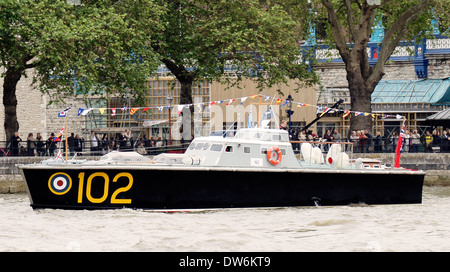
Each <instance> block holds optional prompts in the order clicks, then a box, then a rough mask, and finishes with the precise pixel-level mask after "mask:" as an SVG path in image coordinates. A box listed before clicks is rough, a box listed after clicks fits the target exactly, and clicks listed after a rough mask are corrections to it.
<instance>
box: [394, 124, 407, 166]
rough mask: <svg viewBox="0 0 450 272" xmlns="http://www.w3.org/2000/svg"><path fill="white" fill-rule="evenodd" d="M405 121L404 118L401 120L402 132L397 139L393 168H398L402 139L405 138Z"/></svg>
mask: <svg viewBox="0 0 450 272" xmlns="http://www.w3.org/2000/svg"><path fill="white" fill-rule="evenodd" d="M405 121H406V118H403V125H402V131H400V136H399V137H398V142H397V147H396V148H395V162H394V167H395V168H400V152H401V150H402V145H403V138H405Z"/></svg>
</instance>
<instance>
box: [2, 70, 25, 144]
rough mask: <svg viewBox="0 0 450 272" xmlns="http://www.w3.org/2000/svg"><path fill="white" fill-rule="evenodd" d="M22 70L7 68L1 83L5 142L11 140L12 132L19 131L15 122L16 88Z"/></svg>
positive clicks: (17, 123)
mask: <svg viewBox="0 0 450 272" xmlns="http://www.w3.org/2000/svg"><path fill="white" fill-rule="evenodd" d="M22 72H23V71H22V70H21V69H18V68H9V69H8V70H6V74H5V78H4V82H3V105H4V106H5V122H4V127H5V133H6V141H9V140H10V139H11V136H12V135H14V132H16V131H19V122H18V121H17V98H16V87H17V82H19V80H20V78H21V77H22Z"/></svg>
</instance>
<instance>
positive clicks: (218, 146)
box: [209, 144, 222, 152]
mask: <svg viewBox="0 0 450 272" xmlns="http://www.w3.org/2000/svg"><path fill="white" fill-rule="evenodd" d="M209 150H210V151H216V152H220V151H222V145H221V144H213V145H211V148H210V149H209Z"/></svg>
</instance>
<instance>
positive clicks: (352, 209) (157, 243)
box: [0, 187, 450, 251]
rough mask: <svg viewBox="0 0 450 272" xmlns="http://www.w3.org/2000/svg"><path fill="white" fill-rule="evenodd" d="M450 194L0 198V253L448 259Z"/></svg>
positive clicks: (445, 190)
mask: <svg viewBox="0 0 450 272" xmlns="http://www.w3.org/2000/svg"><path fill="white" fill-rule="evenodd" d="M449 210H450V188H449V187H424V195H423V204H414V205H380V206H371V205H349V206H339V207H325V206H315V207H289V208H264V209H219V210H202V211H195V212H177V213H163V212H146V211H142V210H129V209H123V210H107V211H68V210H51V209H44V210H32V209H31V207H30V206H29V200H28V197H27V196H26V195H24V194H14V195H0V218H1V220H0V251H450V232H449V231H448V230H449V229H450V217H449V216H448V211H449Z"/></svg>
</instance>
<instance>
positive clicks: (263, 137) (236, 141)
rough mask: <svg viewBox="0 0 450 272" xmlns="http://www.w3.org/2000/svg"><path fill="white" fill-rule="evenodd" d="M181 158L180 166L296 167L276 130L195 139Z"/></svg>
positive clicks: (283, 133)
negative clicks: (182, 163)
mask: <svg viewBox="0 0 450 272" xmlns="http://www.w3.org/2000/svg"><path fill="white" fill-rule="evenodd" d="M182 156H183V159H182V161H183V162H184V164H187V165H200V166H208V167H212V166H221V167H274V168H288V167H299V162H298V160H297V158H296V157H295V154H294V152H293V150H292V145H291V143H290V142H289V135H288V133H287V132H286V131H284V130H277V129H259V128H245V129H240V130H239V131H237V132H236V134H235V135H234V136H233V137H231V136H230V135H227V137H217V136H209V137H198V138H195V139H194V140H193V141H192V142H191V144H190V145H189V147H188V149H187V150H186V152H185V153H184V154H183V155H182ZM157 157H158V156H156V157H155V159H158V160H159V161H161V159H162V158H157ZM172 159H173V158H172Z"/></svg>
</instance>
